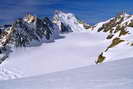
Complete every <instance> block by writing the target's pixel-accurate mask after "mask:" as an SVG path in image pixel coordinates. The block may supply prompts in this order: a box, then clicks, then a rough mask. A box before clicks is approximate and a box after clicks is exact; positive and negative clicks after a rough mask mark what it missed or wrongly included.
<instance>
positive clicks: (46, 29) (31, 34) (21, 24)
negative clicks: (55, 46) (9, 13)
mask: <svg viewBox="0 0 133 89" xmlns="http://www.w3.org/2000/svg"><path fill="white" fill-rule="evenodd" d="M58 37H59V31H58V28H57V26H56V24H53V23H52V22H51V21H50V20H49V18H47V17H46V18H44V19H40V18H38V17H36V16H32V15H31V14H28V15H27V16H25V17H24V18H20V19H17V20H16V21H15V22H14V23H13V25H11V26H10V27H7V28H4V29H3V31H2V33H1V35H0V51H1V53H0V54H1V58H0V63H2V61H4V60H5V58H7V56H8V55H9V51H8V50H13V48H14V47H29V46H39V45H41V44H42V43H44V42H45V43H46V42H53V41H54V40H55V39H57V38H58ZM3 55H4V56H3Z"/></svg>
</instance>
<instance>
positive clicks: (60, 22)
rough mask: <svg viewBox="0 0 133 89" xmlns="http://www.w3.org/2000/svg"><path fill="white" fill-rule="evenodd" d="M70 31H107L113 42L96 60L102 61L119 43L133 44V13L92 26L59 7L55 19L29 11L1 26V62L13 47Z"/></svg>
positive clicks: (47, 39) (25, 45) (31, 43)
mask: <svg viewBox="0 0 133 89" xmlns="http://www.w3.org/2000/svg"><path fill="white" fill-rule="evenodd" d="M68 32H93V33H95V34H99V33H103V34H104V35H106V38H105V41H107V40H109V41H110V44H109V45H108V47H107V48H105V50H103V51H102V52H101V53H100V54H99V56H98V59H97V61H96V63H102V62H103V61H104V60H105V59H106V57H107V54H108V50H110V49H112V48H114V47H116V46H117V45H119V44H121V43H126V45H128V46H131V47H132V46H133V40H132V32H133V15H129V14H126V13H121V14H119V15H117V16H116V17H114V18H111V19H109V20H107V21H105V22H100V23H98V24H96V25H94V26H91V25H89V24H86V23H85V22H83V21H82V20H80V19H78V18H76V16H75V15H74V14H72V13H64V12H62V11H55V15H54V17H53V19H52V20H50V19H49V18H48V17H45V18H39V17H37V16H33V15H31V14H27V15H26V16H25V17H24V18H19V19H17V20H16V21H15V22H14V23H13V24H12V25H3V26H0V63H2V62H3V61H4V60H5V59H6V58H7V57H8V56H9V54H10V51H11V50H12V49H13V48H16V47H30V46H35V45H40V44H42V43H45V42H53V41H54V40H55V39H57V38H59V36H60V34H62V33H68ZM88 50H89V49H88Z"/></svg>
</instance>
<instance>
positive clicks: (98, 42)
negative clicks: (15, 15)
mask: <svg viewBox="0 0 133 89" xmlns="http://www.w3.org/2000/svg"><path fill="white" fill-rule="evenodd" d="M132 20H133V16H132V15H128V14H120V15H118V16H116V17H114V18H111V19H109V20H107V21H105V22H101V23H98V24H97V25H95V26H93V27H92V26H90V27H89V28H88V29H85V28H84V27H83V25H84V23H80V22H79V21H78V19H76V17H75V16H74V15H73V14H70V13H68V14H66V13H63V12H61V11H57V12H56V15H55V16H54V20H53V23H52V22H51V21H50V20H49V19H48V18H44V19H39V18H37V17H36V16H32V15H28V16H26V17H25V18H22V19H19V20H17V21H16V23H15V24H14V25H12V27H10V28H8V29H6V30H5V31H6V32H7V33H6V35H5V36H3V37H1V39H4V38H5V37H6V38H8V39H6V40H2V41H3V42H0V43H2V46H3V48H2V49H1V50H2V51H1V56H2V57H3V56H4V59H2V61H4V60H5V59H6V58H7V57H8V58H7V59H6V60H5V61H4V62H3V63H2V62H1V63H2V65H1V66H0V69H1V70H0V78H1V79H14V78H22V77H31V76H37V75H42V74H46V73H51V72H57V71H63V70H68V69H72V68H79V67H82V66H87V65H93V64H98V63H103V62H108V61H112V60H119V59H124V58H128V57H133V55H132V53H133V40H132V37H133V24H132ZM58 22H59V23H60V24H61V26H60V25H59V23H58ZM81 25H82V26H81ZM82 27H83V28H82ZM59 28H60V31H61V32H66V31H68V32H69V31H73V32H72V33H65V34H61V33H60V36H59ZM81 28H82V29H81ZM14 29H15V32H14ZM72 29H73V30H72ZM87 30H89V31H87ZM10 33H12V34H10ZM17 33H18V34H19V35H18V34H17ZM10 38H12V40H11V39H10ZM43 38H44V39H43ZM8 40H9V41H8ZM51 40H52V41H53V42H51ZM43 41H44V42H45V43H43ZM47 41H50V42H51V43H50V42H48V43H47ZM36 42H37V43H38V42H40V44H41V45H40V44H39V46H38V45H37V46H36V45H35V43H36ZM3 43H4V44H6V46H4V45H3ZM9 43H10V44H15V45H17V44H19V45H18V47H17V46H16V47H17V48H14V49H12V50H9V52H10V53H11V54H10V55H7V54H8V53H9V52H8V53H6V52H7V51H6V50H7V49H5V48H8V47H9V49H10V47H12V46H10V45H9ZM25 45H26V47H27V46H28V47H27V48H25V47H23V46H25ZM33 45H34V46H33ZM21 46H22V47H23V48H22V47H21ZM29 46H30V47H29ZM11 51H12V52H11ZM4 52H5V53H4ZM2 53H4V55H3V54H2ZM4 76H6V78H5V77H4Z"/></svg>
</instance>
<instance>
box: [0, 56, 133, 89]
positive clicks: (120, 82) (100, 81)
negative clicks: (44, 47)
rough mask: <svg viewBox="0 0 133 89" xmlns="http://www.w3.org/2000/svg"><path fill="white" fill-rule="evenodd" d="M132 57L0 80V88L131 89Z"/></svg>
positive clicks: (132, 82) (132, 79)
mask: <svg viewBox="0 0 133 89" xmlns="http://www.w3.org/2000/svg"><path fill="white" fill-rule="evenodd" d="M132 63H133V58H127V59H123V60H117V61H113V62H108V63H104V64H99V65H91V66H86V67H81V68H77V69H72V70H68V71H62V72H56V73H51V74H46V75H40V76H36V77H30V78H23V79H17V80H8V81H0V89H132V88H133V76H132V75H133V70H132V68H133V64H132Z"/></svg>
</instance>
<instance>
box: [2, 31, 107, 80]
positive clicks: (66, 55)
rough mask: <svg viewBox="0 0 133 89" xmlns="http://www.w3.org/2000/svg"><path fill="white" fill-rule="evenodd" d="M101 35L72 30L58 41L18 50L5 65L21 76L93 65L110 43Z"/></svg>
mask: <svg viewBox="0 0 133 89" xmlns="http://www.w3.org/2000/svg"><path fill="white" fill-rule="evenodd" d="M101 35H102V34H98V35H94V34H93V33H84V32H83V33H82V32H81V33H69V34H63V35H62V38H61V39H58V40H56V42H52V43H47V44H46V43H44V44H43V45H41V46H38V47H31V48H21V49H15V50H14V51H13V52H12V53H11V55H10V57H9V58H8V59H7V60H6V61H5V62H4V63H3V64H2V67H3V68H4V69H6V70H10V71H12V72H14V73H18V74H19V75H21V77H29V76H36V75H41V74H45V73H51V72H56V71H63V70H68V69H72V68H78V67H82V66H87V65H92V64H95V60H96V57H97V56H98V55H99V53H100V52H101V51H102V50H103V48H105V47H106V45H107V44H105V42H106V41H105V42H104V41H103V40H104V39H105V37H104V36H101ZM106 43H107V42H106ZM1 79H2V78H1ZM6 79H7V78H6ZM9 79H12V78H11V77H9ZM13 79H14V78H13Z"/></svg>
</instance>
